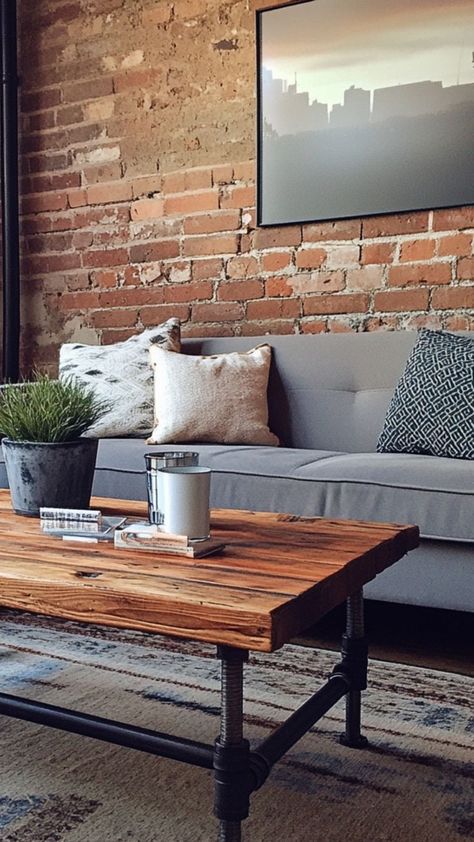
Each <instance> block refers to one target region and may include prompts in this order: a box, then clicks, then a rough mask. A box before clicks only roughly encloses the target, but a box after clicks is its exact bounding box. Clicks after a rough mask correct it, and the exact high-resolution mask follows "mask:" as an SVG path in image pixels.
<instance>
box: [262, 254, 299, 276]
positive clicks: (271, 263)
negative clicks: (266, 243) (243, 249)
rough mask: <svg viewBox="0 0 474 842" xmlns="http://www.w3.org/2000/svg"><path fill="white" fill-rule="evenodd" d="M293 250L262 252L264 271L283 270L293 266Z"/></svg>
mask: <svg viewBox="0 0 474 842" xmlns="http://www.w3.org/2000/svg"><path fill="white" fill-rule="evenodd" d="M291 259H292V253H291V251H269V252H267V254H262V257H261V261H262V270H263V271H264V272H281V270H282V269H287V268H288V267H289V266H291Z"/></svg>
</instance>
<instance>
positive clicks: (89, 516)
mask: <svg viewBox="0 0 474 842" xmlns="http://www.w3.org/2000/svg"><path fill="white" fill-rule="evenodd" d="M126 521H127V518H126V517H120V516H116V517H115V516H110V517H109V516H104V515H102V513H101V512H100V511H99V510H98V509H57V508H41V509H40V523H41V529H42V530H43V532H45V533H46V534H47V535H54V536H55V537H57V538H62V539H63V540H64V541H87V542H88V543H93V544H97V543H99V541H112V542H113V540H114V533H115V530H116V529H118V528H119V527H120V526H123V525H124V524H125V523H126Z"/></svg>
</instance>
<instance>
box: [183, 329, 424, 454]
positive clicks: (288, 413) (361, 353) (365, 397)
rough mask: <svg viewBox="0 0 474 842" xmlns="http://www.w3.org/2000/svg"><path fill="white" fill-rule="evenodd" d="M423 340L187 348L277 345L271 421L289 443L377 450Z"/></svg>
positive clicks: (405, 335) (244, 341) (390, 337)
mask: <svg viewBox="0 0 474 842" xmlns="http://www.w3.org/2000/svg"><path fill="white" fill-rule="evenodd" d="M415 341H416V333H415V332H414V331H400V332H396V333H395V332H377V333H357V334H321V335H315V336H313V335H311V336H304V335H294V336H293V335H292V336H263V337H255V336H252V337H229V338H221V339H217V338H212V339H211V338H209V339H207V338H206V339H187V340H184V341H183V344H182V351H183V352H184V353H188V354H216V353H223V352H225V351H246V350H248V349H249V348H252V347H253V346H254V345H257V344H258V343H259V342H268V344H269V345H271V346H272V348H273V349H274V351H273V357H272V367H271V372H270V382H269V425H270V429H272V430H273V431H274V432H275V433H276V434H277V436H278V437H279V438H280V440H281V442H282V444H284V445H286V446H288V447H304V448H314V449H318V450H336V451H345V452H348V453H363V452H367V451H369V452H373V451H375V448H376V444H377V439H378V436H379V434H380V431H381V430H382V427H383V423H384V418H385V413H386V411H387V407H388V404H389V401H390V398H391V397H392V394H393V390H394V388H395V385H396V383H397V382H398V380H399V378H400V375H401V373H402V371H403V369H404V366H405V363H406V360H407V358H408V355H409V353H410V351H411V349H412V348H413V345H414V344H415Z"/></svg>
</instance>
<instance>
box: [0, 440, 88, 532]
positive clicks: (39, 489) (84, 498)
mask: <svg viewBox="0 0 474 842" xmlns="http://www.w3.org/2000/svg"><path fill="white" fill-rule="evenodd" d="M97 445H98V441H97V439H93V438H80V439H76V440H75V441H66V442H19V441H12V439H8V438H4V439H3V440H2V448H3V455H4V458H5V468H6V471H7V477H8V484H9V486H10V493H11V497H12V505H13V509H14V511H15V512H16V514H18V515H27V516H29V517H38V516H39V509H40V506H62V507H66V508H77V509H85V508H87V507H88V506H89V502H90V496H91V491H92V481H93V479H94V470H95V462H96V457H97Z"/></svg>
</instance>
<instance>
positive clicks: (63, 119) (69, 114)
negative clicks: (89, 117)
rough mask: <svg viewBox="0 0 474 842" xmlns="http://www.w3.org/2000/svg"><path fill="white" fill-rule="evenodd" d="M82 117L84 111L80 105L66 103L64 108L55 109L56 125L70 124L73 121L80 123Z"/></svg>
mask: <svg viewBox="0 0 474 842" xmlns="http://www.w3.org/2000/svg"><path fill="white" fill-rule="evenodd" d="M83 119H84V112H83V110H82V106H81V105H67V106H66V108H58V110H57V111H56V123H57V125H58V126H70V125H72V124H73V123H80V122H82V120H83Z"/></svg>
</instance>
